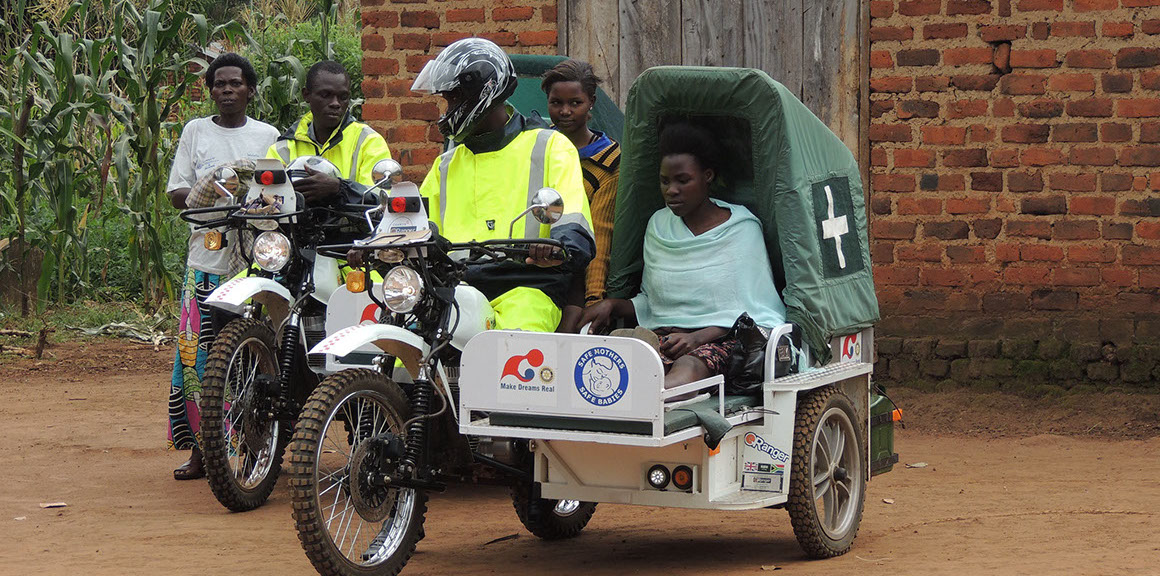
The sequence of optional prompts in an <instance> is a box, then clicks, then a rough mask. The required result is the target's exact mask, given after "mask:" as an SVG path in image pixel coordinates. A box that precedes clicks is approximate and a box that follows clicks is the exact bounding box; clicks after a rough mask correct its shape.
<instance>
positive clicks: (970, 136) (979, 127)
mask: <svg viewBox="0 0 1160 576" xmlns="http://www.w3.org/2000/svg"><path fill="white" fill-rule="evenodd" d="M994 140H995V129H994V128H992V127H990V126H985V125H983V124H972V125H971V127H970V128H969V129H968V130H967V141H968V142H992V141H994Z"/></svg>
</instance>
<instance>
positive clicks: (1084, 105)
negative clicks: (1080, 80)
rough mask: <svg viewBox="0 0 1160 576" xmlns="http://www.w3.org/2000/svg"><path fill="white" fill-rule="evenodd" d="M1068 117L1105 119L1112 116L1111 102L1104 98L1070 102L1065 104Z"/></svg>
mask: <svg viewBox="0 0 1160 576" xmlns="http://www.w3.org/2000/svg"><path fill="white" fill-rule="evenodd" d="M1067 114H1068V116H1085V117H1107V116H1111V115H1112V101H1111V100H1109V99H1106V98H1087V99H1084V100H1071V101H1069V102H1068V103H1067Z"/></svg>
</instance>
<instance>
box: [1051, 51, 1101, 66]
mask: <svg viewBox="0 0 1160 576" xmlns="http://www.w3.org/2000/svg"><path fill="white" fill-rule="evenodd" d="M1063 62H1064V64H1067V65H1068V67H1070V68H1111V67H1112V51H1111V50H1072V51H1070V52H1068V53H1067V56H1065V57H1064V59H1063Z"/></svg>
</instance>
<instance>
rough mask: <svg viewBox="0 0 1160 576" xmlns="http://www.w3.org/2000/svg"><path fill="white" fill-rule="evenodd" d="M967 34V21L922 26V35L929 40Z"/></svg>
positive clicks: (958, 36) (960, 36)
mask: <svg viewBox="0 0 1160 576" xmlns="http://www.w3.org/2000/svg"><path fill="white" fill-rule="evenodd" d="M966 35H967V25H966V23H965V22H958V23H954V24H927V25H926V26H923V27H922V37H923V38H926V39H927V40H935V39H947V38H963V37H965V36H966Z"/></svg>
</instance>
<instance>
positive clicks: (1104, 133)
mask: <svg viewBox="0 0 1160 576" xmlns="http://www.w3.org/2000/svg"><path fill="white" fill-rule="evenodd" d="M1131 139H1132V126H1131V125H1129V124H1101V125H1100V140H1102V141H1104V142H1127V141H1129V140H1131ZM1140 141H1141V142H1146V140H1144V131H1143V127H1141V129H1140Z"/></svg>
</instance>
